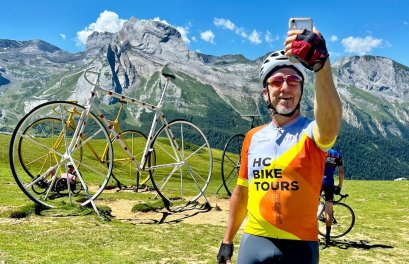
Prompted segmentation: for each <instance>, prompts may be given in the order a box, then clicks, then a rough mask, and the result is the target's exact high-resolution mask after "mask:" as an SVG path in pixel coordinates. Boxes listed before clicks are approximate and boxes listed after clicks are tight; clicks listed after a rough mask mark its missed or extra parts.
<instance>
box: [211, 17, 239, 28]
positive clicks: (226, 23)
mask: <svg viewBox="0 0 409 264" xmlns="http://www.w3.org/2000/svg"><path fill="white" fill-rule="evenodd" d="M213 24H214V25H215V26H216V27H222V28H226V29H229V30H234V29H235V28H236V25H234V23H233V22H231V21H230V19H224V18H214V19H213Z"/></svg>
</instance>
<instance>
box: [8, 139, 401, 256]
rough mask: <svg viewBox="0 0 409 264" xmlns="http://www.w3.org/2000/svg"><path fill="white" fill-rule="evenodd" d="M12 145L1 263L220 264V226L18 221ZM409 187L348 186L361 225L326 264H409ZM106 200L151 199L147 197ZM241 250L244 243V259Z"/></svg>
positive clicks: (331, 251)
mask: <svg viewBox="0 0 409 264" xmlns="http://www.w3.org/2000/svg"><path fill="white" fill-rule="evenodd" d="M9 138H10V137H9V136H3V135H0V145H1V146H2V147H1V148H0V175H1V177H0V190H1V191H0V230H1V232H0V263H3V262H4V263H107V262H109V263H215V256H216V254H217V251H218V246H219V243H220V239H221V238H222V237H223V233H224V227H223V226H220V225H202V224H197V225H191V224H186V223H183V222H181V223H177V224H161V225H157V224H133V223H123V222H119V221H118V220H113V221H112V222H102V221H100V220H98V219H97V218H96V217H95V216H94V215H85V216H70V217H69V216H67V217H56V216H54V217H52V216H44V215H41V216H36V215H33V216H30V217H28V218H25V219H21V220H17V219H10V218H9V217H8V215H9V213H8V212H9V211H10V210H11V209H13V208H15V207H17V206H24V205H28V204H30V203H31V202H30V201H29V200H28V198H26V197H25V196H24V194H23V193H22V192H21V191H20V190H19V189H18V187H17V186H16V184H15V183H14V180H13V178H12V175H11V173H10V169H9V164H8V141H9ZM220 155H221V153H220V152H218V151H216V152H215V163H214V165H215V166H214V175H213V181H212V183H211V185H210V187H209V189H208V192H207V193H208V195H215V193H216V190H217V188H218V187H219V186H220V184H221V182H220V180H219V179H220V173H219V171H220ZM408 188H409V182H408V181H401V182H392V181H347V182H346V186H345V191H347V192H348V193H349V194H350V195H351V197H350V198H348V200H347V203H348V204H349V205H351V206H352V207H353V208H354V210H355V213H356V216H357V220H356V225H355V227H354V229H353V230H352V232H351V234H348V235H347V236H346V237H344V238H341V239H339V240H337V241H336V244H335V246H333V247H328V248H324V247H323V246H321V251H320V259H321V261H320V263H345V262H348V263H407V260H408V259H409V250H408V248H409V240H408V238H407V234H408V233H409V228H408V226H409V209H408V208H409V197H408V195H407V190H408ZM221 193H224V192H223V191H221ZM103 197H105V198H108V199H109V198H110V199H115V198H121V199H129V200H130V201H129V202H130V203H135V201H136V200H140V199H144V196H143V195H142V194H135V195H124V196H122V195H121V193H116V194H114V195H112V196H111V197H110V196H109V195H108V194H103ZM132 200H133V201H132ZM196 217H200V216H196ZM220 217H224V214H222V213H220ZM238 243H239V236H237V237H236V251H235V252H236V253H237V251H238ZM91 252H92V253H91Z"/></svg>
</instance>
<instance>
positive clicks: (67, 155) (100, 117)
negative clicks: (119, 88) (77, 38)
mask: <svg viewBox="0 0 409 264" xmlns="http://www.w3.org/2000/svg"><path fill="white" fill-rule="evenodd" d="M162 75H163V77H164V78H165V79H166V82H165V85H162V84H161V79H160V78H159V80H158V81H157V85H158V87H159V88H160V89H161V96H160V99H159V102H158V104H157V105H153V104H149V103H146V102H142V101H140V100H138V99H135V98H131V97H128V96H125V95H122V94H118V93H115V92H112V91H110V90H109V89H106V88H103V87H101V86H100V85H99V77H100V72H96V71H93V70H91V69H87V70H85V72H84V79H85V80H86V81H87V82H88V83H89V84H90V85H91V86H92V89H91V92H90V96H89V98H88V99H87V101H86V103H85V105H84V106H81V105H79V104H77V103H74V102H68V101H53V102H47V103H44V104H41V105H39V106H37V107H35V108H34V109H33V110H31V111H30V112H29V113H28V114H27V115H25V116H24V117H23V118H22V119H21V120H20V122H19V123H18V125H17V127H16V129H15V130H14V133H13V135H12V138H11V142H10V166H11V170H12V173H13V176H14V178H15V180H16V182H17V184H18V186H19V187H20V188H21V190H22V191H23V192H24V193H25V194H26V195H27V196H28V197H29V198H30V199H31V200H33V201H34V202H36V203H38V204H40V205H42V206H45V207H58V206H61V205H62V204H65V203H66V202H70V203H73V202H77V203H79V204H80V205H82V206H84V205H87V204H88V203H91V204H92V206H93V207H94V209H95V210H96V206H95V204H94V202H93V201H94V200H95V199H96V198H97V197H98V196H99V195H100V194H101V193H102V191H103V190H104V188H105V186H106V185H107V183H108V181H109V179H110V177H111V175H112V173H114V175H116V176H119V177H120V175H121V174H124V173H127V174H128V175H129V174H135V175H134V177H135V179H136V186H137V188H138V187H139V184H140V183H145V182H146V180H147V177H145V176H144V175H149V179H150V180H151V183H152V185H153V187H154V188H155V190H156V192H157V195H155V198H156V197H158V196H160V197H161V198H162V200H163V202H164V205H165V207H166V208H167V209H168V210H175V208H181V207H183V206H186V205H188V204H191V203H192V202H195V201H196V200H197V199H199V197H202V196H203V197H204V199H205V200H206V202H207V204H208V201H207V198H206V196H205V195H204V191H205V190H206V188H207V186H208V184H209V181H210V177H211V173H212V166H213V162H212V153H211V148H210V145H209V143H208V141H207V139H206V137H205V135H204V134H203V132H202V131H201V130H200V129H199V128H198V127H197V126H196V125H194V124H192V123H190V122H188V121H186V120H182V119H177V120H173V121H170V122H168V121H167V120H166V118H165V115H164V113H163V112H162V104H163V101H164V98H165V94H166V90H167V88H168V85H169V82H170V80H172V79H174V78H175V76H174V75H172V74H167V73H162ZM99 94H101V95H105V96H110V97H114V98H117V99H119V100H120V101H121V102H122V103H124V104H125V103H126V104H129V105H135V106H139V107H142V108H145V109H148V110H150V111H151V112H153V113H154V117H153V120H152V124H151V128H150V131H149V134H148V136H147V137H146V136H144V135H143V134H142V133H140V132H138V131H135V130H127V131H121V130H120V129H118V126H115V124H114V123H115V122H114V123H112V121H110V120H108V119H107V118H106V116H105V115H104V114H103V112H102V110H101V109H100V108H99V106H98V101H97V100H96V98H97V95H99ZM120 111H121V110H120ZM118 116H119V115H118ZM158 123H161V125H162V126H161V127H160V128H159V129H157V126H158ZM113 145H114V146H115V147H113ZM114 151H115V156H116V157H118V158H117V159H114ZM101 153H102V154H101ZM67 164H72V165H73V167H74V172H75V174H76V175H77V176H76V181H78V182H80V186H81V188H80V189H83V190H84V191H83V192H82V191H81V192H77V193H76V194H75V193H74V192H73V191H74V190H73V186H72V184H69V181H65V182H66V184H67V195H61V194H60V195H56V194H55V190H56V189H55V186H56V182H57V181H58V179H59V178H60V175H62V174H63V173H64V172H67V167H68V166H67ZM140 177H142V179H140ZM73 199H74V201H73Z"/></svg>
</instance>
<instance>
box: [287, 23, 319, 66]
mask: <svg viewBox="0 0 409 264" xmlns="http://www.w3.org/2000/svg"><path fill="white" fill-rule="evenodd" d="M312 27H313V25H312V18H310V17H291V18H290V19H289V20H288V30H304V29H307V30H309V31H312ZM289 60H290V61H291V62H293V63H297V62H300V59H299V58H298V57H297V56H291V57H290V58H289Z"/></svg>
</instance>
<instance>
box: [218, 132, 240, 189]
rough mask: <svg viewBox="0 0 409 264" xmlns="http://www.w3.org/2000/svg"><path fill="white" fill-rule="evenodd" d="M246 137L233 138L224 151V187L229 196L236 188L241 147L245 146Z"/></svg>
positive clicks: (237, 136)
mask: <svg viewBox="0 0 409 264" xmlns="http://www.w3.org/2000/svg"><path fill="white" fill-rule="evenodd" d="M243 141H244V135H242V134H236V135H234V136H232V137H231V138H230V139H229V140H228V141H227V143H226V145H225V146H224V149H223V155H222V160H221V163H222V165H221V168H222V181H223V186H224V188H225V189H226V192H227V194H228V195H229V196H231V193H232V192H233V189H234V186H236V182H237V177H238V175H239V171H240V157H241V155H240V154H241V147H242V145H243Z"/></svg>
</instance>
